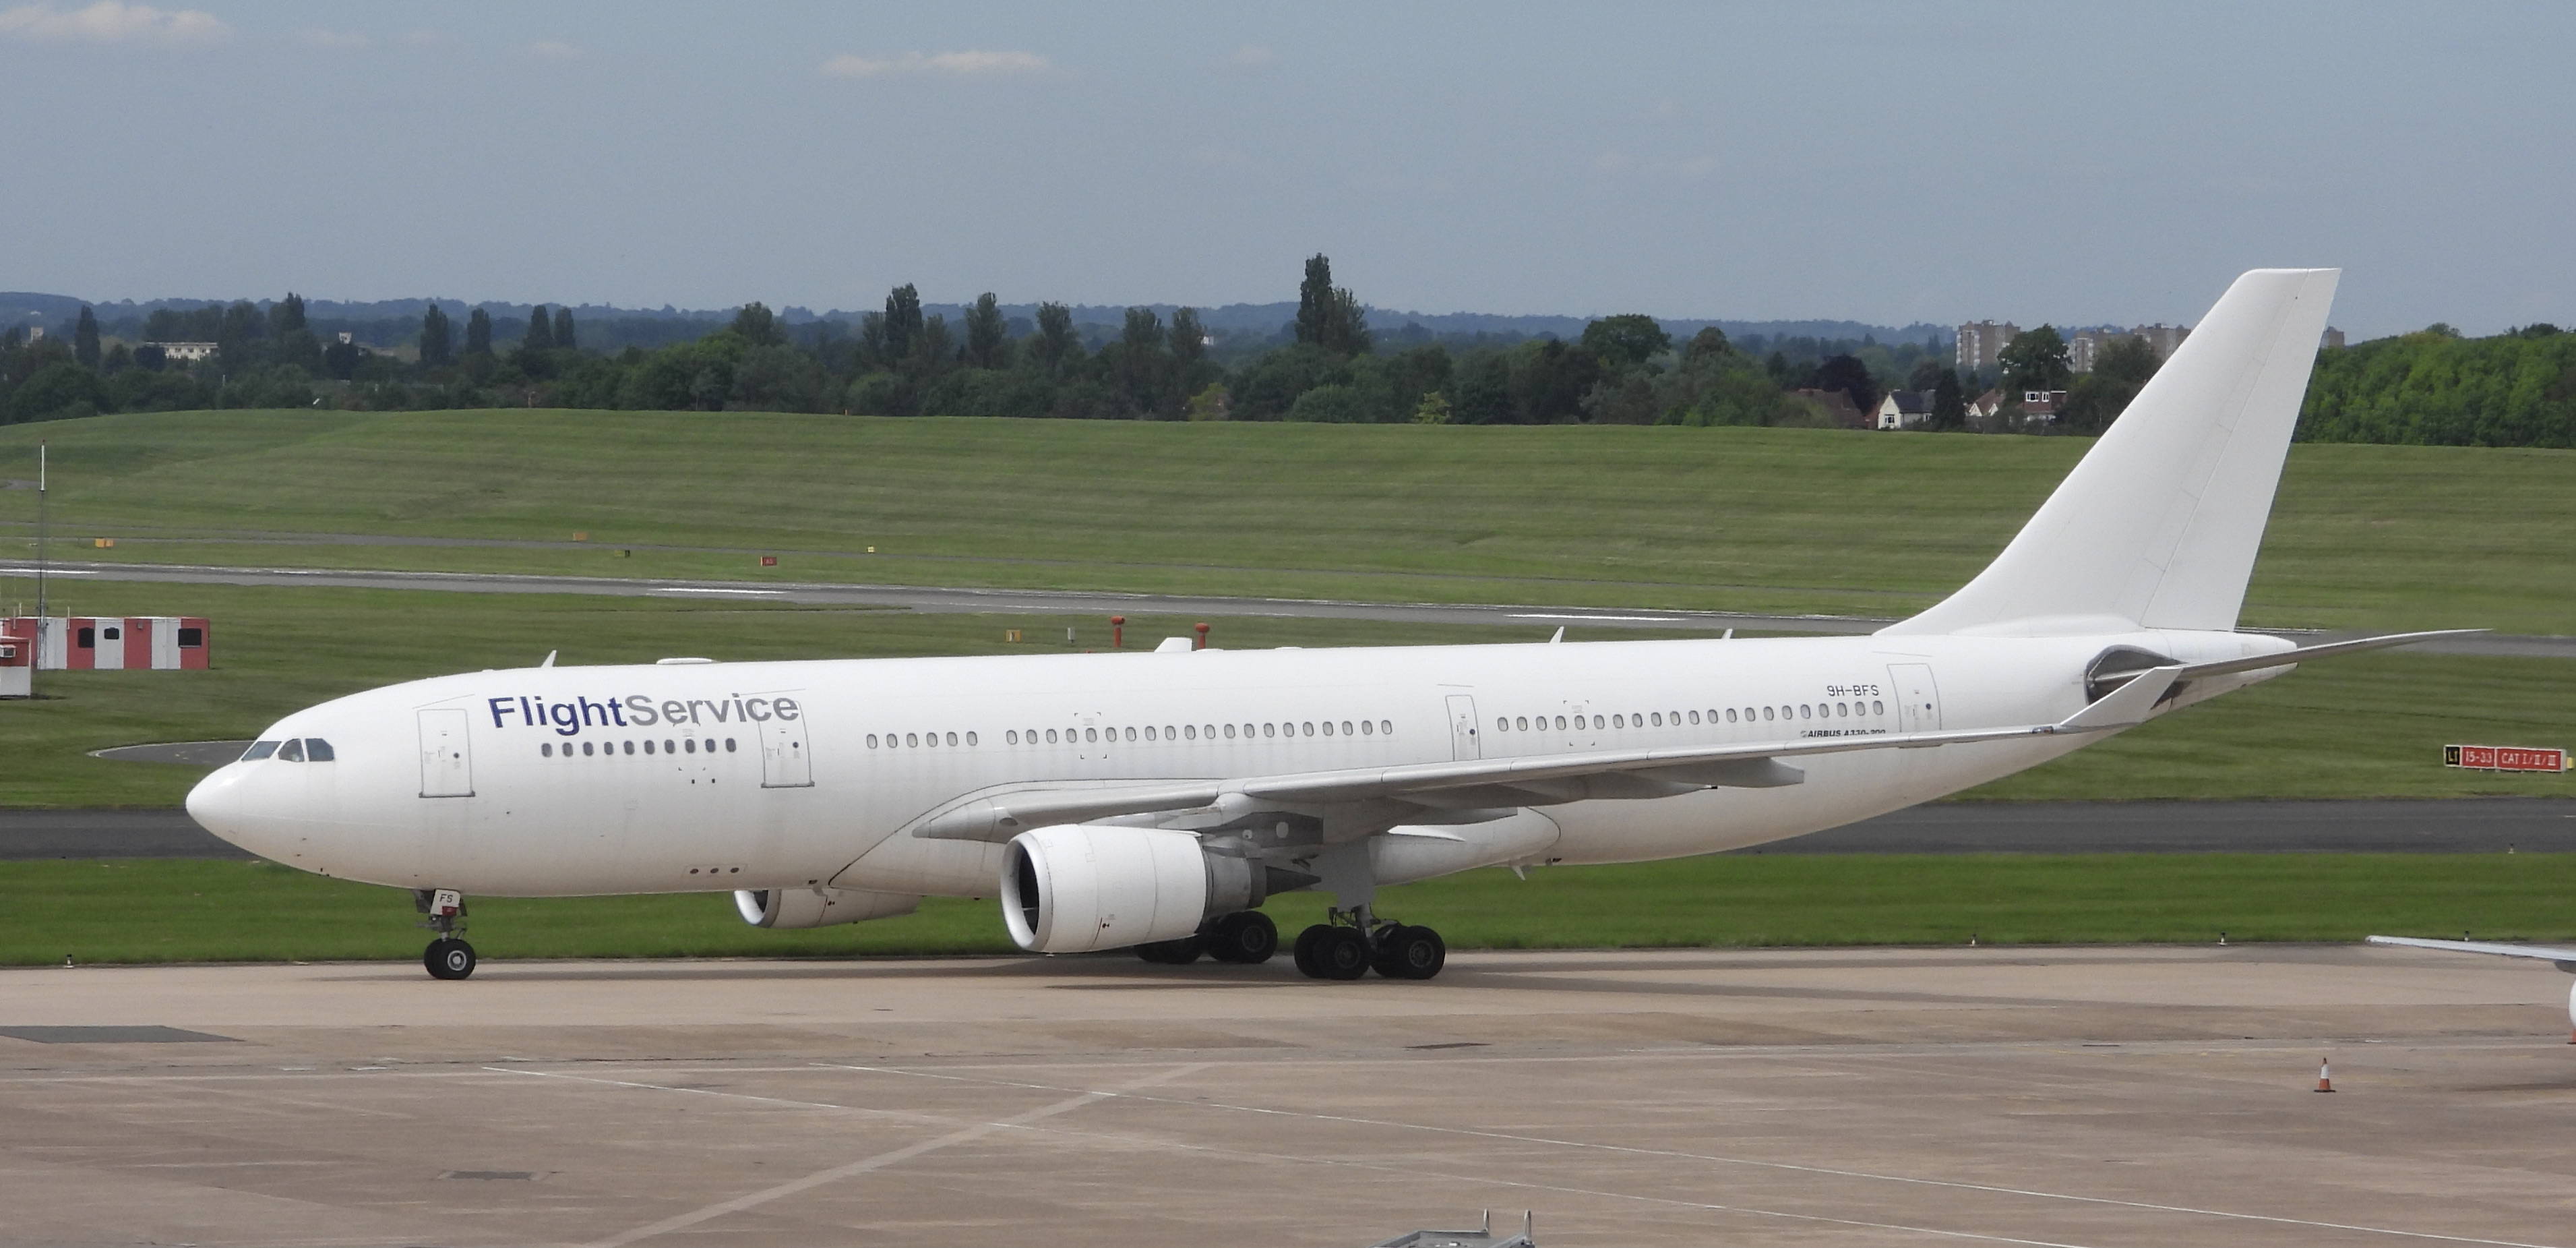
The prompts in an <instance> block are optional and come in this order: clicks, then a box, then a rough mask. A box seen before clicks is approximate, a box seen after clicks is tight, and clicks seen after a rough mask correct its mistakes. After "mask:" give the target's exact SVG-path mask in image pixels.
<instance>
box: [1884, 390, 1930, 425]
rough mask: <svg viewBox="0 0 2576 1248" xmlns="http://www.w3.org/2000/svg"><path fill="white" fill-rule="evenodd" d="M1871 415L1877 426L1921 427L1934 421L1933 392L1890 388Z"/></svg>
mask: <svg viewBox="0 0 2576 1248" xmlns="http://www.w3.org/2000/svg"><path fill="white" fill-rule="evenodd" d="M1871 415H1872V417H1873V418H1874V420H1873V424H1874V426H1875V427H1876V428H1880V429H1919V428H1921V427H1923V426H1925V425H1928V424H1930V423H1932V392H1931V391H1929V390H1890V391H1888V392H1887V397H1886V398H1883V399H1880V400H1879V401H1878V409H1877V410H1876V411H1875V412H1873V413H1871Z"/></svg>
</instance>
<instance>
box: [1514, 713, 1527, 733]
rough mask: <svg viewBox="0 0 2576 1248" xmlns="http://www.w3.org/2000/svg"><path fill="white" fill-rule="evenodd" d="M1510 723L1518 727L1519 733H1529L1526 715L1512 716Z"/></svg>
mask: <svg viewBox="0 0 2576 1248" xmlns="http://www.w3.org/2000/svg"><path fill="white" fill-rule="evenodd" d="M1512 722H1513V723H1514V724H1517V725H1519V727H1520V730H1521V731H1523V732H1527V731H1529V716H1527V715H1514V716H1512Z"/></svg>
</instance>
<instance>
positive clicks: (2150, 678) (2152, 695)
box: [2049, 663, 2182, 732]
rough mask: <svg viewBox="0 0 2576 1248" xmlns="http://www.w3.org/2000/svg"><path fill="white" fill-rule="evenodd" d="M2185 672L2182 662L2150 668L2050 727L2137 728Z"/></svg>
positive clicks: (2085, 729)
mask: <svg viewBox="0 0 2576 1248" xmlns="http://www.w3.org/2000/svg"><path fill="white" fill-rule="evenodd" d="M2181 675H2182V664H2180V663H2175V664H2172V665H2170V666H2166V667H2157V668H2150V669H2148V670H2146V671H2143V672H2140V673H2138V674H2137V675H2136V676H2134V677H2132V678H2130V680H2129V682H2128V683H2127V684H2124V685H2122V686H2120V687H2119V688H2117V689H2114V690H2112V691H2111V692H2109V693H2106V694H2103V695H2102V697H2101V699H2100V700H2099V701H2096V702H2095V703H2093V704H2092V705H2091V706H2088V707H2085V708H2084V709H2083V710H2080V711H2077V712H2075V713H2074V714H2072V715H2069V716H2067V717H2066V718H2065V719H2063V720H2060V721H2058V723H2057V724H2056V725H2055V726H2054V727H2052V728H2050V729H2049V731H2051V732H2108V731H2110V730H2111V729H2114V728H2133V727H2136V726H2137V725H2139V724H2143V723H2145V722H2147V712H2149V711H2152V710H2154V709H2155V708H2156V703H2157V702H2158V701H2160V700H2162V699H2163V697H2164V696H2165V691H2166V690H2168V689H2171V688H2173V683H2174V681H2175V679H2176V678H2178V677H2180V676H2181Z"/></svg>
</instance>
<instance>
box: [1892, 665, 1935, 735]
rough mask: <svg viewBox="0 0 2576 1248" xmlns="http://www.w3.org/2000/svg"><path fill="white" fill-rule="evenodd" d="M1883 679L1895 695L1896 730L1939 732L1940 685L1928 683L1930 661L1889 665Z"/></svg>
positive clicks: (1930, 679) (1930, 677) (1930, 667)
mask: <svg viewBox="0 0 2576 1248" xmlns="http://www.w3.org/2000/svg"><path fill="white" fill-rule="evenodd" d="M1887 681H1888V685H1889V686H1890V688H1891V689H1892V690H1893V691H1894V693H1895V694H1896V730H1897V731H1898V732H1939V731H1941V687H1940V686H1939V685H1936V684H1934V683H1932V665H1931V664H1929V663H1892V664H1889V665H1888V668H1887Z"/></svg>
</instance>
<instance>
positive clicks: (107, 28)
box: [0, 0, 233, 44]
mask: <svg viewBox="0 0 2576 1248" xmlns="http://www.w3.org/2000/svg"><path fill="white" fill-rule="evenodd" d="M232 33H233V29H232V27H230V26H226V25H224V24H223V22H222V21H221V20H219V19H218V18H216V17H215V15H214V14H212V13H208V12H206V11H204V10H202V9H180V10H178V11H176V12H168V11H164V10H161V9H156V8H153V7H152V6H151V5H148V4H121V3H119V2H118V0H98V3H96V4H93V5H91V6H89V7H88V8H85V9H70V10H64V9H57V8H55V7H54V6H52V5H50V4H22V5H19V6H18V7H16V8H14V9H8V10H0V37H7V38H11V39H25V40H30V41H34V42H40V43H73V42H84V43H172V44H181V43H216V42H220V41H222V40H224V39H228V38H231V37H232Z"/></svg>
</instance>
